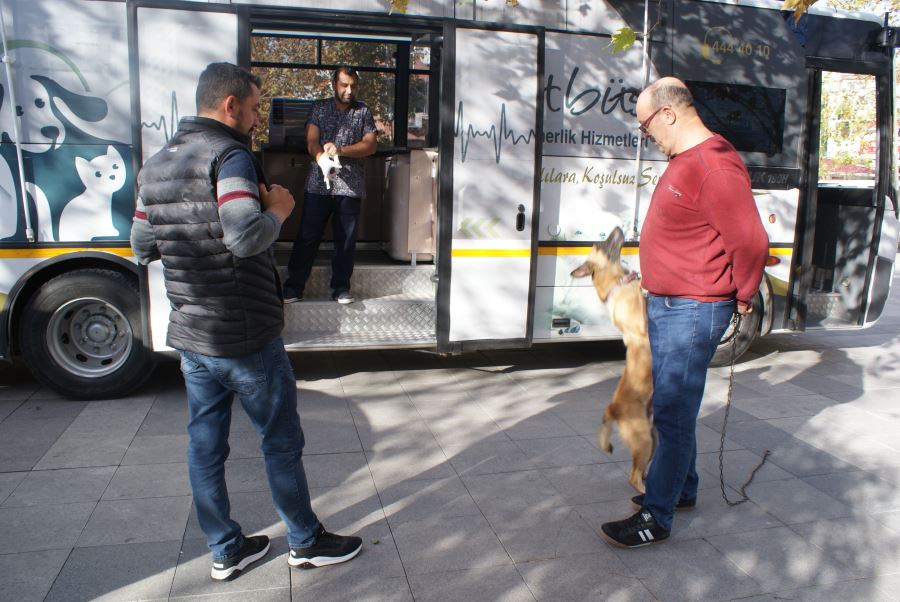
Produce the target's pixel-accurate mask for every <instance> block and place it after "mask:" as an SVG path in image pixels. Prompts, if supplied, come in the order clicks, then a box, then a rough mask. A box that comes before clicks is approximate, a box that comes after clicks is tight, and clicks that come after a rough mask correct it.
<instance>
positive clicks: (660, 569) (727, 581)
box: [617, 539, 765, 600]
mask: <svg viewBox="0 0 900 602" xmlns="http://www.w3.org/2000/svg"><path fill="white" fill-rule="evenodd" d="M617 552H618V554H619V558H620V559H621V560H622V562H624V563H625V565H626V566H627V567H628V569H629V573H630V574H633V575H635V576H637V577H638V578H639V579H640V580H641V582H642V583H643V584H644V585H645V586H646V587H647V589H649V590H650V591H651V592H652V593H653V595H654V596H655V597H656V599H658V600H730V599H734V598H742V597H744V596H748V595H753V594H757V593H760V592H763V591H765V588H764V586H763V585H761V584H760V583H757V582H756V581H755V580H754V579H753V578H751V577H750V576H749V575H748V574H747V573H745V572H744V571H742V570H741V569H740V568H738V567H737V566H735V565H734V564H732V563H731V562H729V561H728V560H727V559H726V558H725V557H724V556H723V555H722V554H721V553H720V552H719V551H718V550H716V549H715V548H714V547H713V546H711V545H710V544H709V543H707V542H706V541H704V540H702V539H701V540H694V541H682V542H676V541H671V542H663V543H661V544H659V545H656V546H647V547H644V548H638V549H634V550H618V549H617Z"/></svg>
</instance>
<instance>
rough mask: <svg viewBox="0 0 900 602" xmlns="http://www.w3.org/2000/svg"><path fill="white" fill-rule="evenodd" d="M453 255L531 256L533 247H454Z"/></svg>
mask: <svg viewBox="0 0 900 602" xmlns="http://www.w3.org/2000/svg"><path fill="white" fill-rule="evenodd" d="M451 255H452V256H453V257H531V249H453V251H452V252H451Z"/></svg>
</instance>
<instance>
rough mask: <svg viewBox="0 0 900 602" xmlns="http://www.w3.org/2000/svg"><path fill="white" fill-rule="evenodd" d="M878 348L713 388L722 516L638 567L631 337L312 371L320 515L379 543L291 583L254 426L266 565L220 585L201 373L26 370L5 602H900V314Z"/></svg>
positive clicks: (709, 430) (397, 358) (235, 491)
mask: <svg viewBox="0 0 900 602" xmlns="http://www.w3.org/2000/svg"><path fill="white" fill-rule="evenodd" d="M897 299H898V296H897V294H896V292H895V295H894V300H893V301H892V302H891V303H890V305H889V307H888V309H887V315H886V316H885V317H884V318H883V319H882V320H881V322H879V323H878V325H877V326H875V327H874V328H872V329H869V330H864V331H844V332H841V331H830V332H827V333H817V334H816V333H811V334H804V335H776V336H772V337H769V338H766V339H763V340H762V341H759V342H758V343H757V344H756V345H755V346H754V348H753V349H752V351H751V353H750V354H748V356H747V357H746V358H745V359H744V361H742V362H741V363H740V364H739V366H738V368H737V374H736V384H735V387H734V406H733V409H732V413H731V418H730V422H729V428H728V433H727V437H726V440H725V441H726V450H727V451H726V453H725V462H726V471H725V479H726V482H727V483H728V484H729V486H730V487H729V495H730V496H731V497H732V498H735V497H737V493H736V491H735V490H734V489H731V487H738V486H739V484H740V483H742V482H743V481H744V479H745V478H746V477H747V475H748V474H749V471H750V470H751V468H752V467H753V466H755V465H756V464H757V463H758V462H759V459H760V457H761V455H762V453H763V452H764V450H766V449H770V450H771V451H772V455H771V458H770V460H769V462H768V463H767V464H766V465H765V467H764V468H763V469H762V470H761V471H760V472H759V474H758V475H757V477H756V480H755V482H754V484H753V485H752V486H751V487H750V488H749V493H750V496H751V498H752V501H751V502H750V503H747V504H744V505H742V506H738V507H735V508H729V507H728V506H726V504H725V503H724V502H723V501H722V499H721V495H720V493H719V489H718V465H717V462H718V453H717V450H718V447H719V441H720V435H719V432H720V426H721V420H722V414H723V412H722V408H723V400H724V397H725V393H726V390H727V382H728V381H727V377H728V372H727V370H726V369H718V370H715V371H713V372H712V373H711V374H710V377H709V381H708V386H707V395H706V399H705V401H704V404H703V409H702V418H701V424H700V426H699V430H698V437H699V439H698V445H699V451H700V452H701V455H700V459H699V467H700V469H701V471H702V483H701V487H702V488H703V489H702V490H701V494H700V499H699V505H698V508H697V509H696V510H695V511H693V512H685V513H679V514H678V515H677V517H676V522H675V529H674V533H673V536H672V538H671V539H670V540H669V541H668V542H666V543H664V544H662V545H658V546H652V547H649V548H641V549H638V550H621V549H618V548H613V547H612V546H610V545H608V544H607V543H606V542H605V540H604V539H602V538H601V537H600V536H599V535H598V534H597V533H598V531H599V528H600V524H601V523H602V522H604V521H607V520H611V519H617V518H622V517H624V516H626V515H628V514H630V513H632V512H633V509H632V506H631V504H630V503H629V501H628V500H629V498H630V496H631V495H633V493H634V492H633V491H632V490H631V489H630V487H629V486H628V483H627V481H626V478H627V469H628V466H629V464H628V460H627V455H626V450H625V449H624V448H623V446H622V445H617V447H616V453H615V454H614V455H613V456H611V457H610V456H609V455H607V454H605V453H602V452H600V451H599V450H598V449H597V447H596V443H595V441H594V434H595V432H596V430H597V427H598V425H599V421H600V416H601V410H602V407H603V406H604V405H605V403H606V402H607V401H608V399H609V397H610V395H611V392H612V390H613V388H614V386H615V383H616V381H617V379H618V376H619V374H620V371H621V369H622V365H623V362H622V357H623V356H622V348H621V345H619V344H616V343H606V344H581V345H567V346H564V347H559V346H551V347H538V348H536V349H534V350H530V351H504V352H489V353H479V354H471V355H466V356H462V357H457V358H448V359H442V358H438V357H435V356H433V355H428V354H425V353H421V352H411V351H396V352H393V351H392V352H388V351H381V352H375V351H373V352H342V353H306V354H294V355H292V359H293V361H294V363H295V369H296V374H297V378H298V386H299V387H300V389H301V415H302V421H303V426H304V431H305V433H306V437H307V441H308V444H307V449H306V456H305V462H306V468H307V472H308V475H309V481H310V486H311V489H312V495H313V498H314V500H313V503H314V507H315V508H316V510H317V512H318V513H319V515H320V518H321V519H322V520H323V522H324V524H325V525H326V526H327V527H328V528H329V529H330V530H334V531H338V532H358V533H360V534H361V535H362V537H363V538H364V546H365V547H364V549H363V552H362V553H361V554H360V556H359V557H358V558H357V559H356V560H354V561H353V562H351V563H348V564H346V565H341V566H336V567H328V568H323V569H318V570H314V571H299V570H290V569H288V567H287V563H286V551H287V548H286V543H285V539H284V528H283V526H282V525H281V523H280V522H279V521H278V518H277V515H276V513H275V511H274V510H273V508H272V504H271V501H270V499H269V495H268V492H267V488H266V482H265V475H264V469H263V462H262V459H261V457H260V453H259V449H258V445H257V441H256V435H255V433H254V432H253V431H252V428H251V426H250V424H249V422H248V420H247V418H246V416H244V415H243V414H242V413H240V412H238V413H237V414H236V416H235V419H234V423H233V435H232V453H231V459H230V460H229V462H228V467H227V471H228V484H229V487H230V491H231V497H232V500H233V512H234V516H235V517H236V518H237V519H238V520H239V521H240V522H241V523H242V524H243V526H244V529H245V531H246V532H248V533H266V534H268V535H269V536H270V537H272V538H273V549H272V551H271V552H270V553H269V555H268V556H267V557H266V559H265V560H264V561H262V562H260V563H258V564H257V565H254V567H253V568H252V569H251V570H249V571H247V572H246V573H245V574H244V575H243V576H241V577H240V578H239V579H237V580H235V581H233V582H230V583H213V582H212V581H211V580H210V579H209V575H208V573H209V568H210V559H209V556H208V554H207V551H206V549H205V543H204V539H203V536H202V534H201V532H200V529H199V528H198V526H197V521H196V516H195V515H194V514H193V512H192V508H191V497H190V488H189V486H188V481H187V470H186V464H185V449H186V445H187V436H186V434H185V423H186V406H185V396H184V391H183V386H182V384H181V381H180V374H179V372H178V366H177V364H175V363H172V362H170V363H167V364H165V365H162V366H160V367H159V369H158V371H157V373H156V375H155V377H154V378H153V382H152V384H151V385H150V386H148V387H146V388H144V389H143V390H142V391H140V392H139V394H137V395H134V396H133V397H131V398H129V399H123V400H114V401H98V402H92V403H82V402H70V401H62V400H59V399H57V398H56V397H55V396H54V395H53V393H52V392H50V391H47V390H45V389H42V388H39V387H38V386H37V385H35V383H34V381H33V380H32V379H30V378H29V377H28V376H27V374H25V373H24V372H23V371H22V370H21V369H15V368H9V367H4V368H0V600H10V601H13V600H15V601H24V600H43V599H47V600H65V601H73V600H94V599H103V600H135V599H160V600H164V599H167V598H168V599H182V598H196V599H207V600H210V599H215V600H252V601H256V600H259V601H263V600H266V601H268V600H315V601H326V600H408V599H415V600H469V601H479V600H509V601H514V600H535V599H536V600H552V601H557V600H606V599H609V600H622V601H625V600H654V599H659V600H732V599H752V600H774V599H798V600H816V601H819V600H841V601H844V600H866V601H870V600H898V599H900V369H898V368H900V339H898V337H897V333H898V331H900V301H898V300H897Z"/></svg>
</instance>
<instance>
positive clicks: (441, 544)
mask: <svg viewBox="0 0 900 602" xmlns="http://www.w3.org/2000/svg"><path fill="white" fill-rule="evenodd" d="M392 532H393V534H394V540H395V541H396V543H397V549H398V550H399V551H400V558H401V559H402V561H403V567H404V569H405V570H406V574H407V575H421V574H424V573H435V572H446V571H452V570H461V569H469V568H484V567H493V566H503V565H512V560H511V559H510V557H509V555H508V554H507V553H506V551H505V550H504V549H503V546H502V545H501V544H500V541H499V540H498V539H497V536H496V535H494V532H493V531H492V530H491V528H490V525H488V523H487V521H486V520H485V519H484V518H483V517H480V516H463V517H445V518H440V519H429V520H425V521H410V522H406V523H401V524H400V525H397V526H396V527H394V528H393V529H392Z"/></svg>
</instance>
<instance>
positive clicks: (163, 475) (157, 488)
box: [103, 462, 191, 501]
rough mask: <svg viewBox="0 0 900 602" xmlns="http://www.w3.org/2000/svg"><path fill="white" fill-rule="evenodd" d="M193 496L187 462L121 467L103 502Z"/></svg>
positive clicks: (110, 483) (111, 482)
mask: <svg viewBox="0 0 900 602" xmlns="http://www.w3.org/2000/svg"><path fill="white" fill-rule="evenodd" d="M185 495H191V484H190V482H189V481H188V468H187V463H186V462H175V463H172V464H144V465H139V466H120V467H119V468H118V470H116V474H115V476H113V478H112V480H111V481H110V482H109V487H107V489H106V492H105V493H104V494H103V500H104V501H109V500H126V499H139V498H156V497H162V498H165V497H179V496H185Z"/></svg>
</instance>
